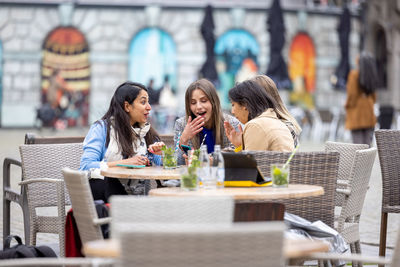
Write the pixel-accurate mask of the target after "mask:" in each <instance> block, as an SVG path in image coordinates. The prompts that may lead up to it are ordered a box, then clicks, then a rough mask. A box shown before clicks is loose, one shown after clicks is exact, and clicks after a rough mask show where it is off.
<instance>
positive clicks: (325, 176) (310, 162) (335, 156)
mask: <svg viewBox="0 0 400 267" xmlns="http://www.w3.org/2000/svg"><path fill="white" fill-rule="evenodd" d="M249 153H252V154H253V155H254V157H255V159H256V161H257V165H258V167H259V168H260V170H261V172H262V173H263V175H264V176H265V177H269V176H270V166H271V165H272V164H275V163H285V162H286V160H287V159H288V158H289V155H290V153H287V152H274V151H249ZM338 163H339V153H338V152H298V153H296V155H295V156H294V157H293V159H292V161H291V162H290V181H289V183H294V184H312V185H319V186H322V187H323V188H324V191H325V193H324V195H322V196H318V197H308V198H300V199H278V200H276V201H274V202H280V203H284V204H285V210H286V211H287V212H291V213H294V214H296V215H299V216H301V217H303V218H305V219H307V220H309V221H316V220H321V221H323V222H324V223H326V224H327V225H329V226H331V227H334V199H335V190H336V179H337V172H338Z"/></svg>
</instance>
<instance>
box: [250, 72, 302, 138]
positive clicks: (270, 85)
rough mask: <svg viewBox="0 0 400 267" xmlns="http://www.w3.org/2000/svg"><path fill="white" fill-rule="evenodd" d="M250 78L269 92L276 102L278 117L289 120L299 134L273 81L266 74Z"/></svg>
mask: <svg viewBox="0 0 400 267" xmlns="http://www.w3.org/2000/svg"><path fill="white" fill-rule="evenodd" d="M250 80H253V81H255V82H256V83H258V84H259V85H261V86H262V87H263V88H264V89H265V90H266V91H267V92H268V94H270V95H271V96H272V97H273V98H274V99H275V101H276V103H277V106H276V110H275V112H276V115H277V116H278V118H279V119H281V120H285V121H289V122H291V123H292V124H293V126H294V129H295V131H296V134H297V135H299V134H300V133H301V127H300V125H299V124H298V123H297V121H296V119H295V118H294V117H293V116H292V115H290V113H289V110H288V109H287V108H286V106H285V104H284V103H283V101H282V99H281V96H280V95H279V92H278V88H277V87H276V85H275V83H274V81H273V80H272V79H271V78H270V77H268V76H266V75H257V76H255V77H253V78H251V79H250Z"/></svg>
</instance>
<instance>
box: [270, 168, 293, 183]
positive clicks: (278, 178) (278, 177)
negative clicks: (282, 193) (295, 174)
mask: <svg viewBox="0 0 400 267" xmlns="http://www.w3.org/2000/svg"><path fill="white" fill-rule="evenodd" d="M289 176H290V171H289V164H286V165H284V164H272V165H271V177H272V186H273V187H287V186H288V184H289Z"/></svg>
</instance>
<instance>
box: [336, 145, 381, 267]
mask: <svg viewBox="0 0 400 267" xmlns="http://www.w3.org/2000/svg"><path fill="white" fill-rule="evenodd" d="M375 157H376V148H369V149H363V150H358V151H356V152H355V156H354V164H353V167H352V169H351V171H350V176H349V179H350V182H349V188H348V189H345V190H343V191H342V192H343V193H342V194H343V195H344V196H345V198H344V200H343V207H342V209H341V211H340V215H339V218H338V220H337V225H336V230H337V231H338V232H339V233H340V234H341V235H342V236H343V238H344V239H345V240H346V242H347V243H349V244H350V248H351V251H352V252H353V253H359V254H360V253H361V246H360V231H359V223H360V216H361V211H362V208H363V205H364V200H365V195H366V193H367V190H368V184H369V180H370V177H371V172H372V167H373V165H374V161H375ZM354 264H356V263H354Z"/></svg>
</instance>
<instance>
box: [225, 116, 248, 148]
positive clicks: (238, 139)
mask: <svg viewBox="0 0 400 267" xmlns="http://www.w3.org/2000/svg"><path fill="white" fill-rule="evenodd" d="M224 128H225V135H226V137H228V139H229V141H230V142H231V143H232V144H233V145H234V146H235V147H238V146H241V145H242V134H243V130H242V126H240V125H238V128H239V132H237V131H236V130H235V128H234V127H233V126H232V125H231V124H230V123H229V122H227V121H224Z"/></svg>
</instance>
